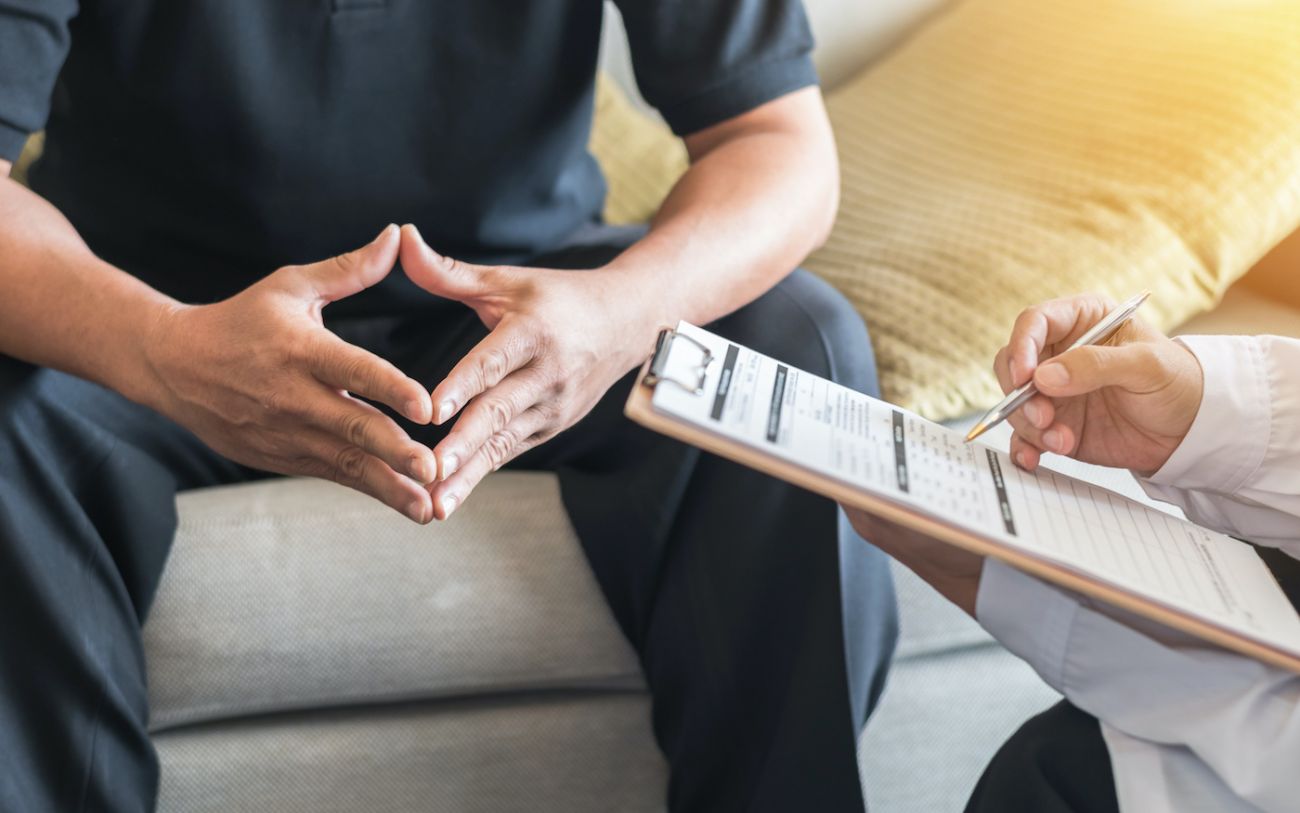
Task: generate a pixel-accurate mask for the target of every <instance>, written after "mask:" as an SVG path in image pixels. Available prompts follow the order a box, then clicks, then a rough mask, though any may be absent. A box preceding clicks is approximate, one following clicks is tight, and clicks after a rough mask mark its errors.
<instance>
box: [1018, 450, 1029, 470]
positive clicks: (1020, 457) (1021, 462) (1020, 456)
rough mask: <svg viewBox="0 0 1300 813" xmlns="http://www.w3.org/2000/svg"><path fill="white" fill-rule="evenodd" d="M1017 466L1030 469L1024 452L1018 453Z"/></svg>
mask: <svg viewBox="0 0 1300 813" xmlns="http://www.w3.org/2000/svg"><path fill="white" fill-rule="evenodd" d="M1016 465H1017V466H1019V467H1020V468H1022V469H1027V468H1029V465H1028V464H1027V463H1025V453H1024V452H1016Z"/></svg>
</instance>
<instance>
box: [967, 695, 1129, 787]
mask: <svg viewBox="0 0 1300 813" xmlns="http://www.w3.org/2000/svg"><path fill="white" fill-rule="evenodd" d="M1021 811H1024V813H1119V802H1118V801H1117V800H1116V798H1115V778H1114V774H1112V772H1111V766H1110V753H1109V752H1108V751H1107V750H1106V742H1105V740H1103V739H1102V736H1101V726H1100V725H1098V723H1097V720H1096V718H1094V717H1092V716H1091V715H1089V714H1087V713H1086V712H1083V711H1080V710H1079V709H1078V708H1076V707H1074V706H1072V705H1070V704H1069V703H1068V702H1065V701H1061V702H1060V703H1057V704H1056V705H1055V706H1052V707H1051V708H1050V709H1048V710H1047V711H1045V712H1043V713H1042V714H1039V715H1038V716H1037V717H1033V718H1031V719H1030V720H1029V721H1028V722H1026V723H1025V724H1024V725H1023V726H1021V727H1020V730H1019V731H1017V732H1016V733H1015V734H1013V735H1012V736H1011V739H1009V740H1007V741H1006V743H1005V744H1004V745H1003V746H1002V747H1001V748H1000V749H998V752H997V754H996V755H995V756H994V757H993V760H992V761H991V762H990V763H989V766H988V768H986V769H985V771H984V775H983V776H981V777H980V781H979V783H978V784H977V785H976V786H975V790H974V792H973V793H972V794H971V798H970V802H969V803H968V804H967V805H966V813H1021Z"/></svg>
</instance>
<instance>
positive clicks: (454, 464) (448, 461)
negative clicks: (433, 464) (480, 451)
mask: <svg viewBox="0 0 1300 813" xmlns="http://www.w3.org/2000/svg"><path fill="white" fill-rule="evenodd" d="M458 468H460V458H459V457H457V456H456V455H454V454H449V455H444V456H443V458H442V479H443V480H446V479H447V478H448V477H450V476H452V475H453V474H455V473H456V469H458Z"/></svg>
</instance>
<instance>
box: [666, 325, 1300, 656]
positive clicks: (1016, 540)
mask: <svg viewBox="0 0 1300 813" xmlns="http://www.w3.org/2000/svg"><path fill="white" fill-rule="evenodd" d="M677 331H678V333H679V334H685V335H687V336H689V337H691V338H693V339H695V340H697V341H699V342H700V343H701V344H702V345H704V346H706V347H708V348H709V349H710V351H711V353H712V355H713V360H712V361H711V362H710V363H709V364H708V366H707V367H705V368H704V370H703V371H702V372H703V387H702V389H701V392H700V394H698V395H697V394H694V393H692V392H690V391H689V390H687V389H685V388H683V387H678V386H674V385H672V384H671V383H663V384H661V385H660V386H658V387H656V388H655V391H654V395H653V399H652V405H653V408H654V409H655V411H657V412H660V413H662V414H665V415H669V416H672V417H674V418H675V419H677V420H681V421H684V422H687V423H689V424H692V425H694V426H696V427H698V428H700V429H704V430H706V431H708V432H710V433H713V434H716V435H720V436H722V437H724V438H728V439H731V440H734V441H739V442H741V443H743V444H745V445H747V446H750V447H753V448H756V449H759V450H761V451H763V452H765V453H767V454H770V455H773V456H775V457H777V458H780V459H783V460H784V461H786V462H788V463H791V464H793V465H795V466H798V467H801V468H803V469H806V470H809V471H812V472H814V473H817V474H822V475H826V476H829V477H832V478H834V479H836V480H839V481H841V482H842V483H844V484H846V485H849V486H853V487H855V488H858V489H862V490H864V491H866V492H870V493H872V494H874V495H876V496H880V497H885V498H887V499H890V500H892V501H895V502H897V503H901V504H903V505H906V506H908V507H910V508H912V509H914V510H917V511H919V512H921V513H924V514H928V515H930V516H932V517H935V518H938V519H941V520H943V521H945V522H948V523H949V524H952V525H957V526H960V527H962V528H965V529H966V530H969V531H973V532H975V533H977V534H979V535H981V536H984V537H987V538H991V539H993V540H995V541H998V542H1001V543H1003V544H1006V545H1009V546H1013V547H1016V548H1018V549H1020V550H1022V551H1024V552H1027V553H1029V554H1031V555H1033V556H1035V557H1038V558H1040V559H1043V560H1047V561H1051V562H1054V563H1056V564H1059V565H1062V566H1065V567H1067V568H1070V569H1072V570H1075V571H1078V572H1080V573H1083V574H1085V575H1088V576H1090V577H1092V578H1094V579H1096V580H1099V581H1105V582H1108V583H1110V584H1112V585H1114V586H1116V587H1120V588H1122V589H1125V590H1128V591H1130V592H1134V593H1138V594H1141V595H1144V596H1146V597H1147V598H1150V599H1153V600H1155V601H1157V602H1159V603H1161V604H1163V605H1165V606H1167V607H1170V608H1172V609H1176V610H1180V611H1183V612H1185V613H1188V614H1190V615H1193V616H1196V617H1198V618H1201V619H1202V620H1204V621H1208V622H1210V623H1212V624H1214V625H1216V626H1219V627H1221V628H1223V629H1226V630H1230V631H1233V632H1237V633H1240V634H1242V635H1244V636H1246V637H1249V638H1253V639H1255V640H1257V641H1262V642H1264V643H1267V644H1270V645H1275V646H1282V647H1285V648H1288V649H1291V650H1293V651H1296V652H1300V617H1297V615H1296V612H1295V611H1294V609H1293V608H1292V606H1291V604H1290V603H1289V602H1288V601H1287V599H1286V596H1285V595H1284V594H1283V592H1282V590H1281V589H1280V588H1279V587H1278V585H1277V583H1276V581H1275V580H1274V579H1273V577H1272V575H1271V574H1270V573H1269V571H1268V568H1267V567H1266V566H1265V565H1264V563H1263V561H1262V560H1261V559H1260V558H1259V557H1258V556H1257V555H1256V554H1255V553H1254V551H1253V550H1251V549H1250V547H1249V546H1247V545H1245V544H1242V543H1240V542H1238V541H1237V540H1234V539H1231V538H1230V537H1227V536H1224V535H1222V534H1219V533H1216V532H1213V531H1209V530H1206V529H1204V528H1200V527H1198V526H1196V525H1194V524H1192V523H1190V522H1188V521H1186V520H1183V519H1179V518H1177V517H1174V516H1171V515H1169V514H1166V513H1164V512H1161V511H1156V510H1153V509H1151V508H1149V507H1147V506H1144V505H1142V504H1140V503H1137V502H1134V501H1132V500H1130V499H1128V498H1126V497H1122V496H1120V495H1118V494H1114V493H1112V492H1110V491H1107V490H1105V489H1102V488H1098V487H1095V486H1092V485H1089V484H1088V483H1085V482H1083V481H1080V480H1076V479H1073V478H1070V477H1067V476H1065V475H1062V474H1058V473H1055V472H1051V471H1048V470H1047V469H1045V468H1041V467H1040V469H1039V470H1038V472H1037V473H1035V474H1029V473H1027V472H1024V471H1022V470H1021V469H1019V468H1017V467H1016V466H1015V465H1014V464H1012V463H1011V461H1010V458H1009V457H1008V455H1006V454H1004V453H1002V452H998V451H995V450H993V449H991V448H989V447H987V446H984V445H982V444H978V443H970V444H968V443H965V442H964V437H963V436H962V435H961V434H960V433H958V432H955V431H953V430H950V429H947V428H945V427H943V426H940V425H939V424H936V423H933V422H931V421H928V420H925V419H924V418H921V417H919V416H917V415H914V414H912V413H909V412H906V411H904V410H902V409H899V408H898V407H894V406H892V405H890V404H887V403H885V402H883V401H879V400H876V399H874V398H871V397H869V396H866V395H863V394H862V393H859V392H855V391H853V390H850V389H848V388H846V387H843V386H840V385H838V384H835V383H833V382H831V381H827V380H826V379H823V378H819V377H817V376H814V375H811V374H809V373H807V372H804V371H802V370H799V369H797V368H794V367H790V366H788V365H785V364H782V363H780V362H778V361H775V360H774V359H771V358H768V357H766V356H763V355H761V354H759V353H756V352H754V351H752V350H749V349H748V348H745V347H741V346H738V345H735V344H732V343H730V342H728V341H727V340H725V339H723V338H721V337H718V336H715V335H714V334H712V333H709V332H707V331H705V330H702V329H700V328H697V327H694V326H693V325H689V324H686V323H682V324H681V325H679V326H678V328H677ZM669 353H670V355H669V357H668V359H667V364H666V366H665V369H664V373H665V376H664V377H665V378H675V379H679V380H686V381H690V380H694V379H695V378H696V377H697V376H699V375H700V372H701V371H700V361H701V358H702V355H703V354H702V353H701V351H700V349H699V348H697V347H694V346H692V345H691V344H690V342H685V341H674V342H673V345H672V347H671V349H670V350H669Z"/></svg>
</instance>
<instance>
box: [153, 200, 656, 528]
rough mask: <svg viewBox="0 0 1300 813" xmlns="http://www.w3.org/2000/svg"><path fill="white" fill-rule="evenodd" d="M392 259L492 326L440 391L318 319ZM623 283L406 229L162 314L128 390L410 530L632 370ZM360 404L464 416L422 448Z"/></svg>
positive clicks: (422, 418) (408, 413)
mask: <svg viewBox="0 0 1300 813" xmlns="http://www.w3.org/2000/svg"><path fill="white" fill-rule="evenodd" d="M399 259H400V261H401V265H402V269H403V270H404V271H405V273H406V274H407V276H408V277H410V279H411V281H412V282H414V283H415V284H416V285H418V286H419V287H420V288H422V289H424V290H425V291H428V292H429V293H430V294H432V295H434V296H439V297H444V298H447V299H452V300H456V301H459V302H463V303H464V304H466V305H468V306H469V307H471V308H473V309H474V311H475V312H476V313H477V314H478V316H479V318H480V319H481V320H482V321H483V323H484V324H485V325H486V326H487V328H488V329H489V331H490V332H489V333H488V334H487V336H486V338H484V339H483V340H482V341H481V342H480V343H479V344H478V345H477V346H476V347H475V348H474V349H473V350H472V351H471V352H469V353H468V354H467V355H466V356H465V357H464V358H462V359H461V360H460V361H459V363H457V364H456V365H455V367H454V368H453V369H452V370H451V372H450V373H449V374H448V375H447V376H446V378H445V379H444V380H443V381H442V382H440V383H439V384H438V385H437V386H436V387H435V388H434V389H433V391H432V393H430V391H429V390H428V389H427V388H426V387H425V386H424V385H423V384H421V383H420V382H418V381H416V380H414V379H412V378H411V377H409V376H408V375H406V374H405V373H403V372H402V371H401V370H399V369H397V368H396V367H395V366H393V365H392V364H390V363H389V362H388V361H386V360H384V359H382V358H380V357H378V356H376V355H374V354H372V353H370V352H368V351H366V350H363V349H361V348H359V347H356V346H354V345H351V344H348V343H346V342H345V341H343V340H342V339H340V338H339V337H338V336H336V335H335V334H334V333H332V332H331V331H329V330H328V329H327V328H326V327H325V326H324V322H323V319H322V310H323V309H324V308H325V306H327V305H328V304H329V303H331V302H335V301H338V300H340V299H343V298H345V297H349V296H352V295H354V294H357V293H359V292H361V291H362V290H364V289H366V288H369V287H370V286H372V285H375V284H376V283H378V282H379V281H380V280H382V279H384V278H385V277H386V276H388V274H389V273H390V272H392V270H393V269H394V268H395V266H396V264H397V262H398V260H399ZM619 284H620V278H619V276H618V275H617V274H612V273H582V272H574V271H559V270H552V269H541V268H527V269H522V268H514V267H509V266H481V265H473V264H470V263H465V262H460V261H457V260H453V259H450V258H448V257H444V256H442V255H440V254H438V253H436V252H434V251H433V250H432V249H431V248H429V246H428V245H427V244H426V243H425V242H424V240H423V239H422V238H421V236H420V233H419V232H418V231H417V230H416V229H415V227H414V226H410V225H407V226H404V227H402V228H401V229H399V228H398V227H396V226H389V227H388V228H386V229H384V231H383V232H381V233H380V235H379V236H378V237H377V238H375V240H374V241H373V242H371V243H370V244H369V245H367V246H365V247H363V248H360V249H358V250H356V251H353V252H350V253H347V254H343V255H340V256H338V257H334V258H331V259H328V260H324V261H322V262H317V263H313V264H311V265H294V266H286V267H284V268H281V269H279V270H278V271H276V272H275V273H273V274H271V275H269V276H267V277H266V278H265V279H263V280H261V281H260V282H258V283H256V284H255V285H253V286H251V287H249V288H248V289H246V290H244V291H243V292H241V293H239V294H238V295H236V296H234V297H231V298H230V299H227V300H224V301H221V302H217V303H214V304H209V305H179V306H169V307H168V308H167V309H165V310H164V311H162V312H160V313H159V314H158V317H157V320H156V323H155V324H154V326H153V328H152V329H151V330H150V331H149V332H148V334H147V336H148V338H147V340H146V341H145V346H144V347H142V348H140V352H141V353H142V355H143V357H144V360H145V362H146V363H145V364H144V365H141V369H144V370H146V371H147V373H146V377H147V379H148V380H143V381H138V382H136V383H135V387H136V391H137V395H138V396H139V398H140V400H142V401H143V402H144V403H146V404H148V405H149V406H152V407H153V408H154V409H156V410H157V411H159V412H161V413H162V414H164V415H166V416H168V417H170V418H172V419H173V420H175V421H177V422H178V423H180V424H182V425H184V426H187V427H190V428H191V429H193V430H194V431H195V433H196V434H197V435H198V436H199V437H200V438H201V439H202V440H203V441H204V442H205V443H207V444H208V445H209V446H211V447H212V448H213V449H215V450H216V451H218V452H220V453H221V454H223V455H226V456H227V457H229V458H231V459H233V460H235V461H237V462H239V463H243V464H245V465H248V466H252V467H254V468H258V469H263V470H268V471H272V472H276V473H280V474H297V475H307V476H312V477H321V478H325V479H330V480H335V481H337V482H340V483H342V484H344V485H347V486H350V487H352V488H355V489H357V490H359V491H362V492H365V493H366V494H369V495H371V496H373V497H375V498H377V499H379V500H380V501H382V502H383V503H385V504H387V505H389V506H391V507H392V508H394V509H396V510H397V511H400V512H401V513H403V514H405V515H406V516H408V517H410V518H411V519H413V520H415V521H416V522H422V523H423V522H429V521H430V520H431V519H433V518H434V517H437V518H439V519H446V518H447V517H448V516H450V515H451V513H452V512H453V511H454V510H455V509H456V507H457V506H458V505H460V504H462V503H463V502H464V501H465V498H466V497H467V496H468V495H469V493H470V492H471V491H472V490H473V489H474V487H475V486H476V485H477V484H478V483H479V481H480V480H482V479H483V477H484V476H485V475H487V474H488V472H490V471H493V470H494V469H497V468H499V467H501V466H502V465H504V464H505V463H507V462H508V461H510V460H511V459H513V458H514V457H516V456H518V455H519V454H522V453H523V452H524V451H526V450H528V449H530V448H532V447H534V446H536V445H538V444H540V443H543V442H545V441H547V440H549V439H550V438H552V437H554V436H555V435H556V434H558V433H560V432H561V431H563V430H564V429H567V428H568V427H570V426H572V425H573V424H574V423H576V422H577V421H578V420H579V419H580V418H582V417H583V416H584V415H585V414H586V413H587V412H589V411H590V410H591V408H592V407H593V406H594V405H595V404H596V402H597V401H598V400H599V399H600V397H601V396H602V395H603V394H604V393H605V392H606V391H607V390H608V389H609V388H610V387H611V386H612V385H613V384H614V382H616V381H617V380H618V378H619V377H621V376H622V375H624V374H625V373H626V372H627V371H628V370H630V369H631V368H632V367H634V366H635V365H636V364H637V363H638V362H639V361H640V359H639V358H637V357H636V356H635V352H636V351H633V350H629V348H637V351H639V347H638V344H639V343H638V342H635V341H627V340H622V341H617V340H615V338H616V337H619V336H622V337H627V336H628V331H629V330H635V329H636V328H637V327H638V325H637V323H636V321H635V318H634V317H630V316H629V313H628V310H629V308H628V307H626V305H625V306H624V307H622V308H619V307H615V303H617V302H623V303H628V302H635V299H632V300H629V299H628V298H627V297H626V296H625V294H624V293H623V292H621V291H620V290H619V288H618V286H619ZM642 327H644V330H645V331H646V332H649V331H651V330H652V329H653V326H650V325H645V326H642ZM231 336H239V337H241V338H242V341H240V342H239V343H238V344H231V343H229V342H228V341H227V340H228V338H229V337H231ZM369 402H374V403H376V404H383V405H386V406H388V407H390V408H391V409H392V410H394V411H395V412H396V413H397V414H399V415H401V416H402V417H404V418H405V419H406V420H408V421H411V422H412V423H414V424H419V425H424V424H429V423H433V424H438V425H441V424H446V423H448V422H449V421H452V419H453V418H455V419H456V420H455V423H454V425H453V426H452V427H451V429H450V431H449V432H448V433H447V434H446V436H445V437H444V438H443V439H442V440H441V441H440V442H439V443H438V444H437V445H436V446H435V447H434V448H433V449H430V448H428V447H427V446H425V445H424V444H421V443H418V442H416V441H414V440H412V439H411V437H410V435H409V434H408V433H407V431H406V430H405V429H403V428H402V426H401V425H399V423H398V422H397V421H395V420H393V418H391V417H389V415H387V414H385V412H383V411H381V410H380V409H378V408H377V407H375V406H374V405H372V403H369ZM457 416H459V417H458V418H457Z"/></svg>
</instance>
